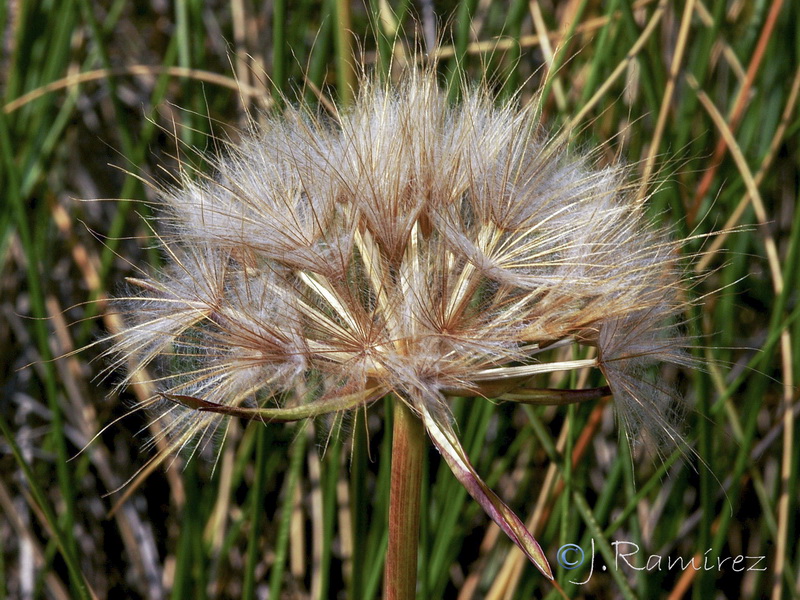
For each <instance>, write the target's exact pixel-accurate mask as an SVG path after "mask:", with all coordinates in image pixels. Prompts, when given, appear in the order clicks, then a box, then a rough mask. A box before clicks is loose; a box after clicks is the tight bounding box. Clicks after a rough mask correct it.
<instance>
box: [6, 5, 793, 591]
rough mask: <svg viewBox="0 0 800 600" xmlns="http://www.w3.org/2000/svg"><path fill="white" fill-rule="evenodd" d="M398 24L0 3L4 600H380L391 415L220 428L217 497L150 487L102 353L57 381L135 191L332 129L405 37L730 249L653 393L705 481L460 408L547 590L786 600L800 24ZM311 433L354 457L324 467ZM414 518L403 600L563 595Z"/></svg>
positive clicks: (559, 418)
mask: <svg viewBox="0 0 800 600" xmlns="http://www.w3.org/2000/svg"><path fill="white" fill-rule="evenodd" d="M394 8H395V11H394V12H392V11H390V10H389V9H388V5H387V4H386V3H385V2H380V1H378V0H375V1H370V2H367V3H366V5H365V4H364V3H362V2H359V3H352V5H351V4H350V3H348V2H345V1H342V0H338V1H334V0H325V1H324V2H321V3H317V2H309V1H306V0H298V1H296V2H292V3H291V5H289V3H287V2H286V0H273V1H272V2H267V3H262V2H252V1H249V0H231V1H230V2H203V1H199V0H187V1H185V2H175V3H171V2H166V1H164V0H151V1H149V2H136V3H133V2H127V1H125V0H108V1H103V2H99V1H96V0H41V1H30V2H27V1H19V2H13V1H11V2H4V3H2V4H0V32H1V33H0V35H2V48H0V93H2V100H0V106H2V110H0V190H1V191H2V211H1V212H0V310H2V316H1V317H0V348H2V362H0V383H1V384H2V396H1V397H0V426H2V437H0V539H2V540H3V543H2V548H0V597H8V598H26V599H27V598H89V597H92V596H94V597H98V598H106V597H109V598H123V597H124V598H147V599H159V598H255V597H258V598H267V597H269V598H314V599H317V598H320V599H325V598H337V597H339V598H344V597H347V598H352V599H354V600H360V599H368V598H375V597H377V596H378V595H379V593H380V579H381V572H382V561H383V555H384V549H385V546H386V507H387V494H388V485H387V483H388V478H387V476H388V467H389V461H390V456H389V454H388V450H389V448H390V444H389V442H390V439H389V438H390V432H391V427H387V421H388V420H389V419H390V415H384V411H383V408H382V407H380V406H377V407H374V408H373V409H371V410H370V412H369V415H368V417H367V423H366V424H365V423H364V422H363V420H364V418H363V416H358V417H350V418H348V419H345V420H344V421H343V423H339V424H337V423H334V424H331V423H317V424H313V425H309V426H306V427H304V428H297V427H293V426H282V425H273V426H268V427H264V426H262V425H259V424H250V425H248V426H245V424H244V423H241V424H235V425H234V426H233V428H232V432H231V434H230V435H229V436H228V439H227V440H226V443H225V445H224V446H223V447H222V450H221V456H220V460H219V462H218V463H216V468H213V467H214V466H215V463H214V462H213V461H206V460H202V459H198V458H196V459H194V460H191V461H187V460H186V457H177V458H174V460H172V461H171V463H170V464H169V465H166V464H162V465H152V464H151V465H150V466H147V465H148V464H149V463H148V459H150V458H152V456H154V455H155V452H154V450H153V448H152V447H149V446H153V445H158V442H152V443H149V444H148V443H147V440H149V439H152V438H153V436H157V432H156V431H154V430H153V426H151V425H150V420H149V417H148V415H146V414H142V413H140V412H133V413H131V411H130V410H129V407H130V406H131V404H132V403H133V402H134V401H135V400H136V395H137V394H140V395H142V394H147V390H145V389H143V388H141V387H140V388H136V387H135V388H132V389H130V390H128V391H126V392H125V393H123V394H122V395H121V396H119V395H115V394H114V393H111V389H112V387H113V384H114V382H115V380H116V379H117V378H118V377H119V375H118V374H114V373H111V374H107V376H106V377H98V375H99V374H100V373H101V372H102V371H103V368H104V366H106V365H105V364H104V363H103V361H102V359H96V357H97V356H98V355H99V353H100V352H101V349H102V347H103V346H102V345H95V346H91V345H90V346H89V348H88V349H86V350H84V351H82V352H80V353H78V354H69V353H70V352H71V351H72V350H74V349H76V348H81V347H83V346H85V345H87V344H91V343H92V342H94V341H96V340H98V339H100V338H102V337H103V336H104V335H106V334H107V333H108V332H110V331H114V330H115V328H116V327H118V322H117V321H116V317H115V316H114V315H113V314H112V313H111V312H110V311H108V310H107V304H106V302H105V298H106V297H107V296H109V295H113V294H114V293H115V292H117V293H118V292H119V291H120V290H121V289H122V286H123V283H124V278H125V277H126V276H129V275H132V274H133V273H134V270H133V268H132V266H131V265H132V264H135V265H140V266H141V265H146V264H156V263H157V262H158V261H159V260H160V259H159V253H158V250H157V248H154V243H153V240H152V236H151V232H150V230H149V228H148V226H147V224H146V220H145V219H144V218H145V217H148V216H149V215H151V214H152V212H153V211H152V205H151V204H150V203H148V201H152V200H153V199H154V198H153V196H152V193H151V191H150V190H149V189H148V187H147V186H146V185H144V184H143V183H142V179H144V180H153V179H154V180H156V181H169V180H170V173H174V172H175V170H176V168H177V163H176V157H177V156H179V155H183V154H184V153H185V152H186V149H187V147H188V148H191V147H195V148H198V149H201V150H213V149H214V147H215V144H214V139H213V138H212V137H209V134H211V133H213V134H214V135H216V136H220V137H225V136H232V137H235V136H236V135H237V127H241V126H243V125H245V124H246V115H247V114H248V111H249V112H250V113H251V114H254V115H256V118H257V115H258V114H259V111H264V110H280V96H279V94H277V93H276V89H277V90H281V91H283V92H285V93H286V95H287V96H288V97H289V98H296V97H298V96H302V97H303V98H305V99H306V100H307V101H309V102H311V103H318V102H320V101H322V102H323V104H324V103H326V102H329V101H330V100H338V101H341V102H346V101H347V98H348V93H349V89H350V88H349V87H348V85H349V84H351V83H352V82H353V81H354V79H353V78H352V73H353V72H355V71H357V70H359V69H360V68H361V67H360V66H361V65H364V66H366V68H367V69H368V70H372V69H378V70H381V71H382V72H384V73H388V72H389V66H390V62H389V58H390V56H392V54H394V56H395V63H397V64H402V62H403V60H404V58H403V57H405V56H409V53H408V51H409V49H410V48H411V47H413V40H414V39H415V38H416V39H419V40H424V41H425V42H426V43H427V44H428V46H427V47H428V49H429V50H431V54H432V55H435V56H437V57H438V59H439V61H440V62H439V68H440V70H441V76H442V80H443V81H446V80H448V79H449V80H450V81H451V82H452V81H457V79H454V78H455V77H457V76H459V75H462V74H463V75H464V76H465V77H466V79H467V80H473V81H474V80H478V79H487V80H488V81H489V82H490V85H492V86H494V87H495V88H496V90H497V93H498V94H499V95H500V96H503V95H505V94H508V93H511V92H513V91H514V90H515V89H517V87H518V86H520V85H524V90H525V91H524V93H523V95H522V99H523V101H524V100H527V99H529V98H530V97H531V95H532V94H533V92H534V91H535V90H537V89H539V88H540V87H541V86H542V85H543V86H544V87H543V91H542V94H543V110H544V117H545V119H546V121H547V122H548V123H549V124H551V126H552V127H553V128H554V129H556V128H559V127H574V128H575V129H576V131H577V132H578V133H577V138H576V140H577V141H576V143H580V144H584V145H587V146H593V145H596V144H598V143H602V142H608V143H607V145H606V146H605V150H604V152H605V155H606V156H605V159H606V160H612V159H614V158H615V156H619V157H622V158H623V159H624V160H626V161H628V162H629V163H631V164H634V165H635V166H636V171H637V172H638V175H639V176H641V177H645V178H652V179H653V181H654V182H655V183H659V182H660V183H659V185H657V186H655V187H654V189H657V191H656V193H655V194H654V196H653V198H652V201H651V208H652V214H653V216H654V218H656V219H658V220H663V221H666V222H668V223H670V224H672V225H673V226H674V227H675V229H676V231H677V232H678V233H679V234H680V235H689V234H692V233H694V234H704V233H708V232H715V231H722V230H727V229H735V228H739V227H740V226H744V227H743V228H739V229H738V230H737V231H736V232H735V233H733V234H732V235H728V234H722V235H719V236H717V237H713V238H710V239H697V240H696V241H694V242H692V243H691V244H690V247H689V248H688V249H687V251H699V250H701V249H702V250H703V251H704V254H703V256H702V259H701V260H700V261H699V262H696V263H695V264H693V265H691V266H690V267H689V268H690V269H691V270H693V271H694V272H697V273H701V272H705V273H707V274H708V275H707V276H706V277H705V278H704V279H702V280H701V281H700V282H699V283H698V285H697V287H696V289H695V293H696V294H697V296H698V297H699V296H704V299H703V307H702V309H698V310H696V311H695V313H694V314H691V315H688V317H690V318H691V321H690V326H689V327H690V329H691V333H693V334H694V335H696V336H698V338H697V342H696V347H695V349H694V352H696V353H697V354H698V355H699V356H703V357H705V358H707V359H708V361H709V367H708V369H707V370H706V371H703V372H678V371H676V370H671V371H665V372H664V373H663V374H662V376H663V377H664V378H665V379H666V380H668V381H670V382H671V384H672V385H674V386H676V387H678V388H679V389H681V390H682V391H684V392H685V395H686V397H687V399H688V401H689V404H690V406H691V410H690V411H689V412H687V415H686V425H685V431H686V433H687V438H688V440H689V442H690V444H691V446H692V449H693V452H691V453H688V454H687V455H685V456H681V455H680V453H676V454H675V455H670V456H664V457H661V458H660V459H659V458H656V459H655V460H654V459H653V457H648V456H646V453H643V452H641V451H640V449H639V448H638V447H635V448H634V449H633V452H631V450H630V448H629V446H628V445H627V444H626V443H620V436H619V433H618V431H617V429H616V427H615V423H614V416H613V406H612V404H613V403H609V402H600V403H596V404H592V405H587V406H579V407H572V408H548V409H538V408H537V409H524V408H521V407H516V406H512V405H499V406H492V405H491V404H489V403H486V402H480V403H478V402H472V401H462V402H459V403H456V404H455V406H454V414H455V416H456V418H457V421H458V424H459V430H460V435H461V438H462V441H463V443H464V445H465V448H466V449H467V451H468V452H469V454H470V456H471V458H472V460H473V462H474V463H475V465H476V468H477V469H478V471H479V472H480V473H481V474H483V475H484V476H485V477H486V478H487V481H488V483H490V484H491V485H492V486H493V487H494V488H495V489H496V490H498V492H499V493H500V495H501V496H502V497H503V498H505V499H506V500H507V501H508V502H509V503H510V505H511V506H512V507H514V508H515V509H516V510H517V511H518V512H519V513H520V514H521V515H523V518H526V519H527V520H528V523H529V524H530V525H531V527H532V529H533V530H534V532H535V534H536V536H537V538H538V539H539V541H540V542H541V544H542V546H543V548H544V549H545V551H546V553H547V555H548V557H549V558H550V560H551V562H552V563H553V565H554V566H555V565H556V562H557V561H556V555H557V552H558V549H559V548H561V547H562V546H564V545H565V544H578V545H580V546H581V547H582V548H583V549H584V551H585V552H586V559H585V560H584V564H583V566H582V567H581V568H578V569H575V570H565V569H563V568H559V569H558V579H559V581H560V583H561V585H562V586H563V588H564V590H565V593H566V595H567V596H569V597H571V598H583V597H585V598H590V597H591V598H616V597H638V598H660V597H664V598H666V597H670V598H681V597H693V598H703V599H705V598H767V597H772V598H774V599H776V600H777V599H780V598H796V597H800V589H799V588H800V551H799V550H798V545H797V542H796V540H797V539H798V536H799V534H800V532H799V531H798V527H799V526H800V524H799V523H798V522H797V515H798V495H797V465H798V459H800V456H798V455H799V454H800V443H798V442H797V434H796V432H795V429H794V425H793V423H794V419H795V417H796V415H797V412H798V398H797V396H798V394H797V387H796V385H797V382H798V380H800V352H799V351H798V350H799V348H798V342H800V321H798V319H797V316H798V310H800V304H798V293H797V279H798V272H799V271H800V269H799V268H798V238H800V211H798V210H797V202H796V198H797V191H798V184H799V183H800V179H798V167H799V166H800V164H799V161H800V155H799V154H798V125H799V124H800V121H798V111H797V95H798V87H799V86H800V61H798V55H799V54H800V37H798V35H797V32H798V31H800V5H798V3H795V2H782V1H781V0H753V1H745V0H728V1H725V0H686V1H685V2H684V1H663V0H662V1H661V2H657V1H655V0H641V1H639V2H635V3H633V4H631V3H630V2H628V1H627V0H604V1H601V0H591V1H590V0H570V1H568V2H554V1H547V0H543V1H541V2H537V1H536V0H534V1H531V2H527V1H525V0H512V1H511V2H501V1H495V0H468V1H465V2H461V3H456V2H434V3H430V2H422V1H421V2H418V3H417V2H414V3H412V2H409V1H408V0H406V1H405V2H399V3H398V4H397V5H396V6H395V7H394ZM437 39H441V44H438V45H437V44H436V40H437ZM351 48H357V51H356V53H355V54H356V56H357V58H356V59H355V61H353V60H351V59H350V56H351V54H350V49H351ZM354 63H356V64H358V65H359V67H358V68H354ZM454 89H457V88H454ZM454 95H455V94H454ZM273 99H278V101H277V102H274V101H273ZM176 138H177V139H178V140H179V141H180V146H181V147H180V148H179V147H178V145H176V143H175V140H176ZM194 160H195V161H196V159H194ZM653 173H655V174H656V175H655V176H653V175H652V174H653ZM104 198H114V199H116V198H122V200H108V201H103V200H96V199H104ZM87 199H92V201H86V200H87ZM700 336H702V337H700ZM65 353H66V354H68V357H66V358H62V359H60V360H55V361H53V360H51V359H52V358H53V357H56V356H61V355H64V354H65ZM95 359H96V360H95ZM598 383H599V382H598V381H588V382H576V381H561V380H553V381H548V382H543V384H546V385H565V384H570V385H576V384H586V385H595V384H598ZM140 399H141V398H140ZM129 413H130V414H129ZM122 417H124V418H122ZM117 419H120V420H117ZM104 425H108V427H107V428H106V429H102V428H103V426H104ZM148 429H149V430H150V431H148ZM101 430H102V432H101V433H100V435H99V436H98V437H97V438H96V439H94V441H92V438H93V436H94V435H95V434H97V433H98V432H100V431H101ZM328 431H333V432H335V433H339V432H341V433H343V434H346V435H333V436H332V437H331V441H330V444H328V445H327V450H326V451H325V452H322V450H321V449H322V447H323V446H324V445H326V440H327V437H326V434H327V432H328ZM90 442H91V443H90ZM82 448H86V449H85V450H84V451H83V452H81V453H79V451H80V450H81V449H82ZM70 459H71V460H70ZM165 467H169V468H165ZM141 469H144V470H141ZM137 474H138V475H137ZM129 478H134V481H132V482H129V483H127V485H126V482H127V481H128V480H129ZM119 490H121V491H119ZM109 492H113V493H111V494H109ZM423 494H424V507H425V512H424V514H423V526H422V538H421V562H420V565H421V568H420V587H419V597H420V598H445V597H447V598H456V597H458V598H462V599H467V598H493V599H500V598H533V597H539V596H545V595H548V594H549V597H557V594H556V592H554V591H553V587H552V586H551V584H549V583H548V582H546V581H545V580H544V579H543V578H542V576H541V575H540V574H539V572H538V571H537V570H536V569H534V568H533V567H532V566H530V565H528V564H526V563H525V562H524V561H523V559H522V558H521V555H520V554H519V553H518V552H517V551H516V550H514V549H512V548H511V545H510V543H509V542H508V540H507V539H506V538H505V536H503V535H498V530H497V528H496V527H495V526H493V525H490V524H489V523H488V520H487V517H486V515H485V514H484V513H483V511H482V510H480V508H479V507H478V506H477V504H475V503H474V502H472V501H471V500H470V499H469V498H468V497H467V495H466V492H465V491H464V489H463V488H462V487H461V486H460V485H459V484H458V483H457V482H456V480H455V479H454V478H453V477H452V475H451V474H450V472H449V470H448V469H447V467H446V466H444V465H443V464H442V461H441V460H440V458H439V456H438V455H437V454H436V453H435V451H433V450H431V452H430V453H429V456H428V460H427V463H426V478H425V481H424V485H423ZM112 510H113V514H112V515H109V511H112ZM615 541H629V542H633V543H635V544H637V545H638V546H639V547H640V548H641V551H640V553H639V555H638V556H637V557H635V558H633V557H632V558H631V559H630V561H631V562H633V563H634V564H635V565H636V566H639V567H643V566H646V565H645V561H644V559H645V558H646V556H647V555H651V554H653V555H659V556H663V557H665V561H664V562H663V563H662V565H661V569H660V570H659V569H652V570H649V571H648V570H641V571H637V570H635V569H633V568H632V567H629V566H628V565H627V564H625V563H624V562H622V561H620V562H619V563H618V566H619V568H615V567H614V547H613V546H611V544H612V543H613V542H615ZM592 548H594V552H595V554H596V558H595V561H594V570H593V572H591V573H590V570H589V566H590V564H591V560H589V557H590V554H591V552H592ZM632 548H633V547H632V546H625V547H620V548H619V549H620V550H622V551H626V550H627V551H630V550H632ZM695 555H696V556H697V558H698V560H702V559H703V558H705V559H706V560H707V561H708V562H706V563H705V565H710V566H712V568H711V569H709V570H706V569H701V570H695V569H692V568H688V569H686V570H681V569H679V568H677V567H674V568H672V569H668V568H667V563H666V557H667V556H671V557H673V558H674V557H678V556H680V557H683V558H684V559H685V560H687V561H688V560H689V559H691V558H692V557H693V556H695ZM739 555H743V556H749V557H755V556H764V557H766V558H765V559H764V560H763V562H761V563H760V564H759V565H758V568H763V569H764V570H761V571H747V570H741V569H742V567H747V566H752V565H753V563H754V562H755V560H754V559H746V561H745V562H744V563H738V564H735V563H733V561H732V560H731V559H729V560H728V561H727V562H726V563H724V564H723V565H722V567H721V568H717V562H716V561H717V557H720V558H725V557H736V556H739ZM575 556H577V555H573V557H572V558H575ZM636 561H638V562H636ZM698 564H700V563H698ZM604 565H605V566H607V569H605V570H604V569H603V566H604ZM651 566H652V565H651ZM590 575H591V577H589V576H590ZM587 578H588V582H587V583H585V584H583V585H574V584H572V583H570V581H581V582H582V581H584V580H586V579H587Z"/></svg>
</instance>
